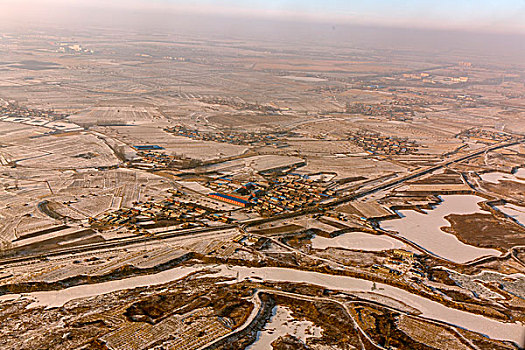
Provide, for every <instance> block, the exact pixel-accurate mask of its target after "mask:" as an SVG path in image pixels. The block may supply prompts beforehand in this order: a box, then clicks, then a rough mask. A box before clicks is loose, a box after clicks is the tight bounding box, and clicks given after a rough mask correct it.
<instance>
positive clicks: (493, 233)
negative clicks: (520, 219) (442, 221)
mask: <svg viewBox="0 0 525 350" xmlns="http://www.w3.org/2000/svg"><path fill="white" fill-rule="evenodd" d="M445 218H446V219H447V220H448V221H449V222H450V225H451V227H444V228H442V230H444V231H445V232H448V233H452V234H455V235H456V236H457V237H458V238H459V240H461V241H462V242H464V243H466V244H470V245H474V246H477V247H483V248H495V249H500V250H501V249H504V250H507V249H509V248H511V247H513V246H516V245H525V229H524V228H522V227H521V226H519V225H517V224H515V223H513V222H510V221H507V220H499V219H497V218H495V217H494V216H493V215H491V214H482V213H476V214H470V215H456V214H452V215H448V216H447V217H445Z"/></svg>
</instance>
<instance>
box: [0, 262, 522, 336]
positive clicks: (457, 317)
mask: <svg viewBox="0 0 525 350" xmlns="http://www.w3.org/2000/svg"><path fill="white" fill-rule="evenodd" d="M210 268H213V269H212V270H210ZM195 271H202V272H203V273H205V274H203V276H213V277H215V276H230V277H233V278H238V280H239V281H240V280H243V279H246V278H249V279H254V280H267V281H280V282H287V281H288V282H297V283H300V282H306V283H310V284H314V285H318V286H322V287H324V288H330V289H337V290H344V291H349V292H352V291H355V292H370V291H371V290H372V286H373V283H372V282H370V281H367V280H362V279H358V278H352V277H346V276H334V275H327V274H322V273H317V272H310V271H300V270H293V269H286V268H278V267H265V268H249V267H242V266H231V267H229V266H226V265H215V266H202V265H201V266H195V267H182V268H175V269H171V270H167V271H163V272H160V273H157V274H153V275H147V276H137V277H130V278H127V279H123V280H119V281H110V282H104V283H98V284H91V285H81V286H76V287H71V288H67V289H63V290H59V291H46V292H33V293H28V294H25V297H28V298H34V299H35V302H34V303H33V304H31V305H30V306H31V307H35V306H48V307H59V306H62V305H64V304H65V303H66V302H68V301H70V300H73V299H76V298H85V297H93V296H96V295H100V294H105V293H110V292H114V291H117V290H124V289H130V288H135V287H141V286H147V285H159V284H163V283H166V282H170V281H174V280H177V279H180V278H182V277H184V276H187V275H189V274H191V273H192V272H195ZM374 293H375V294H376V295H377V294H379V295H384V296H388V297H390V298H393V299H396V300H400V301H402V302H404V303H405V304H407V305H410V306H411V307H414V308H416V309H418V310H419V311H421V313H422V316H424V317H427V318H430V319H435V320H440V321H443V322H447V323H450V324H454V325H457V326H460V327H463V328H465V329H469V330H472V331H475V332H478V333H482V334H486V335H487V336H489V337H491V338H494V339H501V340H512V341H514V342H516V343H518V344H520V345H521V346H523V345H525V344H524V339H525V327H524V326H523V325H522V324H520V323H503V322H499V321H496V320H493V319H490V318H486V317H483V316H480V315H475V314H472V313H469V312H465V311H461V310H456V309H452V308H448V307H446V306H444V305H442V304H440V303H437V302H435V301H432V300H429V299H426V298H423V297H421V296H418V295H415V294H411V293H409V292H407V291H405V290H403V289H399V288H396V287H392V286H389V285H385V284H381V283H376V289H375V290H374ZM12 297H16V296H13V295H6V296H4V297H3V299H10V298H12Z"/></svg>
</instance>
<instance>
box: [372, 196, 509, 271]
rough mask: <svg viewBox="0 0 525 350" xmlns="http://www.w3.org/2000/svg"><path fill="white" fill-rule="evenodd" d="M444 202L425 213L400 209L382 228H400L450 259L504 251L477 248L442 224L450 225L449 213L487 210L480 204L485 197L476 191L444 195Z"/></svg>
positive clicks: (456, 259)
mask: <svg viewBox="0 0 525 350" xmlns="http://www.w3.org/2000/svg"><path fill="white" fill-rule="evenodd" d="M441 198H442V199H443V202H441V203H440V204H439V205H437V206H436V207H435V208H434V209H432V210H427V211H426V214H424V213H419V212H416V211H414V210H400V211H399V214H400V215H401V216H402V217H401V218H400V219H393V220H385V221H382V222H381V228H383V229H385V230H390V231H396V232H399V235H400V236H402V237H405V238H407V239H409V240H410V241H412V242H414V243H416V244H418V245H420V246H422V247H423V248H425V249H427V250H428V251H430V252H432V253H434V254H435V255H437V256H440V257H442V258H445V259H447V260H450V261H454V262H458V263H465V262H468V261H472V260H474V259H477V258H480V257H483V256H488V255H494V256H499V255H501V252H499V251H498V250H496V249H487V248H478V247H474V246H471V245H468V244H465V243H463V242H461V241H460V240H459V239H458V238H457V237H456V236H455V235H453V234H449V233H446V232H444V231H442V230H441V227H444V226H450V223H449V222H448V221H447V220H446V219H445V217H446V216H447V215H450V214H474V213H486V212H485V211H483V210H481V209H480V207H479V206H478V203H479V202H482V201H484V200H485V199H484V198H481V197H478V196H474V195H446V196H441Z"/></svg>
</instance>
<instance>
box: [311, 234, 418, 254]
mask: <svg viewBox="0 0 525 350" xmlns="http://www.w3.org/2000/svg"><path fill="white" fill-rule="evenodd" d="M329 247H333V248H346V249H361V250H370V251H381V250H388V249H406V250H412V249H411V247H409V246H407V245H406V244H404V243H403V242H401V241H398V240H397V239H394V238H391V237H388V236H386V235H381V236H379V235H373V234H369V233H365V232H349V233H344V234H342V235H339V236H336V237H333V238H326V237H321V236H319V235H316V236H315V237H314V238H313V239H312V248H316V249H326V248H329Z"/></svg>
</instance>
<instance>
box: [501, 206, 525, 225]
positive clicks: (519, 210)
mask: <svg viewBox="0 0 525 350" xmlns="http://www.w3.org/2000/svg"><path fill="white" fill-rule="evenodd" d="M496 208H497V209H498V210H499V211H501V212H503V213H505V214H506V215H508V216H510V217H512V218H514V219H515V220H516V221H517V222H518V223H520V224H521V225H523V226H525V207H520V206H519V205H515V204H512V203H506V204H505V205H497V206H496Z"/></svg>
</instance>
